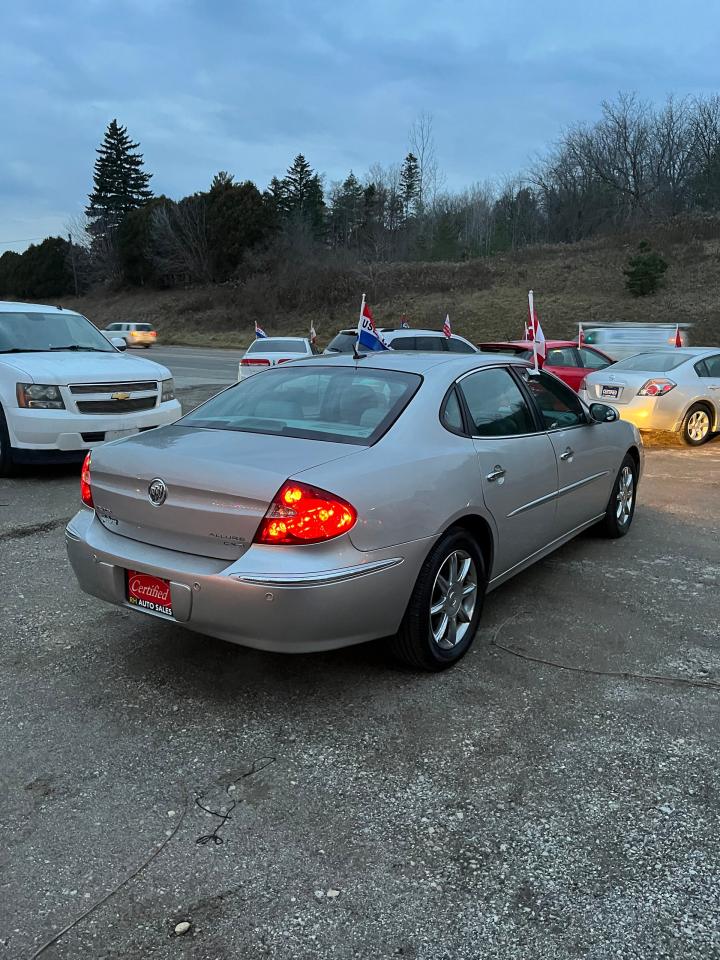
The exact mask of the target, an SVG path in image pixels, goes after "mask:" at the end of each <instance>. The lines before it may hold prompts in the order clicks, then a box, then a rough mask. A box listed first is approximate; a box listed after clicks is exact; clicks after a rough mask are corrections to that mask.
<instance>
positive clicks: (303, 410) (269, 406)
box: [181, 365, 422, 446]
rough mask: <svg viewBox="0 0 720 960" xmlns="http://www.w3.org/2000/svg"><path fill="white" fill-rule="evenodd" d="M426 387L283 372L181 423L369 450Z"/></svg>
mask: <svg viewBox="0 0 720 960" xmlns="http://www.w3.org/2000/svg"><path fill="white" fill-rule="evenodd" d="M421 382H422V378H421V377H419V376H418V375H417V374H414V373H403V372H398V371H395V370H373V369H368V370H362V369H356V368H355V367H332V368H329V367H320V366H305V365H303V366H302V367H296V368H295V369H294V370H293V369H292V368H288V367H277V368H274V369H272V370H268V371H266V372H265V373H263V374H262V376H259V377H249V378H248V379H246V380H241V381H240V383H238V384H236V385H235V386H233V387H230V388H229V389H228V390H225V391H224V392H223V393H221V394H218V396H216V397H213V398H212V399H211V400H208V401H207V403H204V404H203V405H202V406H201V407H198V408H197V409H196V410H193V412H192V413H190V414H188V416H186V417H184V418H183V419H182V421H181V422H182V423H183V424H184V425H186V426H189V427H204V428H209V429H213V430H239V431H241V432H244V433H267V434H276V435H279V436H285V437H300V438H303V439H307V440H332V441H335V442H338V443H354V444H361V445H363V446H369V445H370V444H373V443H375V441H376V440H379V439H380V437H381V436H382V435H383V434H384V433H385V432H386V431H387V430H388V429H389V428H390V426H391V425H392V424H393V423H394V422H395V420H396V419H397V418H398V417H399V416H400V414H401V413H402V411H403V410H404V409H405V407H406V406H407V404H408V403H409V402H410V400H411V399H412V397H413V395H414V394H415V392H416V390H417V389H418V387H419V386H420V383H421Z"/></svg>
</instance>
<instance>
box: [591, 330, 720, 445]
mask: <svg viewBox="0 0 720 960" xmlns="http://www.w3.org/2000/svg"><path fill="white" fill-rule="evenodd" d="M580 396H581V397H582V398H583V400H584V401H585V402H586V403H593V402H594V401H597V400H601V401H603V402H604V403H612V404H614V405H616V406H617V410H618V413H619V414H620V416H621V417H622V419H623V420H628V421H630V423H634V424H635V426H636V427H639V428H640V429H641V430H665V431H669V432H672V433H680V436H681V437H682V439H683V440H684V441H685V443H687V444H689V445H690V446H694V447H697V446H699V445H700V444H702V443H705V442H706V440H709V439H710V437H711V436H712V434H713V433H714V432H715V431H717V430H718V429H720V348H718V347H694V348H693V347H688V348H686V349H679V348H676V349H674V350H663V351H661V352H654V353H640V354H637V356H634V357H628V358H627V359H625V360H621V361H620V362H619V363H615V364H613V366H611V367H607V369H605V370H599V371H597V372H596V373H591V374H589V375H588V376H587V377H585V379H584V381H583V382H582V384H581V385H580Z"/></svg>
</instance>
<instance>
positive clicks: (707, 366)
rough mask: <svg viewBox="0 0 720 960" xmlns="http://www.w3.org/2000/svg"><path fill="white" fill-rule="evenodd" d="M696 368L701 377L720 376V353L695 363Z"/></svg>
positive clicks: (714, 377) (716, 377)
mask: <svg viewBox="0 0 720 960" xmlns="http://www.w3.org/2000/svg"><path fill="white" fill-rule="evenodd" d="M703 367H704V370H703V369H702V368H703ZM695 369H696V370H697V374H698V376H699V377H712V378H713V379H714V380H716V379H718V378H720V353H716V354H714V355H713V356H712V357H705V359H704V360H701V361H700V363H696V364H695ZM701 371H702V372H701Z"/></svg>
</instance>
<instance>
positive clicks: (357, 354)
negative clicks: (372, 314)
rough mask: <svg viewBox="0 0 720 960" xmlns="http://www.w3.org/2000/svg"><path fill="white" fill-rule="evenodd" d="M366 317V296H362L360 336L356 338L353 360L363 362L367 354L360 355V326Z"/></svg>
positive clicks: (359, 319) (358, 329)
mask: <svg viewBox="0 0 720 960" xmlns="http://www.w3.org/2000/svg"><path fill="white" fill-rule="evenodd" d="M364 316H365V294H363V295H362V300H361V301H360V316H359V318H358V328H357V332H358V335H357V337H356V338H355V349H354V350H353V360H361V359H362V358H363V357H364V356H365V354H362V353H360V349H359V347H360V324H361V323H362V319H363V317H364Z"/></svg>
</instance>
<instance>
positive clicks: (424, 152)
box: [408, 113, 445, 215]
mask: <svg viewBox="0 0 720 960" xmlns="http://www.w3.org/2000/svg"><path fill="white" fill-rule="evenodd" d="M408 139H409V144H410V150H411V151H412V153H413V154H414V155H415V156H416V157H417V161H418V171H419V174H420V184H419V196H418V212H419V213H420V214H421V215H422V214H423V213H424V212H425V211H426V209H427V208H428V207H432V204H433V203H434V201H435V198H436V197H437V195H438V194H439V193H440V192H441V191H442V189H443V187H444V184H445V177H444V176H443V175H442V174H441V173H440V171H439V169H438V161H437V154H436V151H435V137H434V134H433V118H432V114H430V113H421V114H420V116H419V117H418V118H417V120H416V121H415V122H414V123H413V125H412V127H411V128H410V136H409V138H408Z"/></svg>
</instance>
